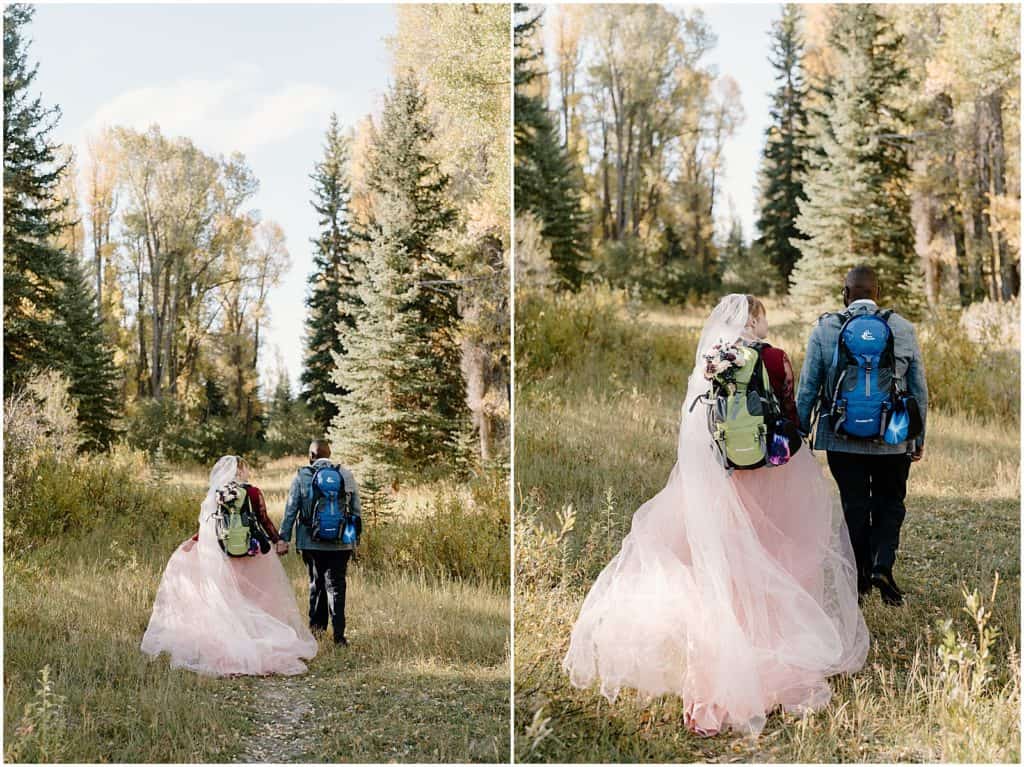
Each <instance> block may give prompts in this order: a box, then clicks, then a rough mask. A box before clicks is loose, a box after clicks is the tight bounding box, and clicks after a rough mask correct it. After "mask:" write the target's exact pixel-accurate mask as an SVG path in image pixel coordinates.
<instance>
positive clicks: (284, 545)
mask: <svg viewBox="0 0 1024 767" xmlns="http://www.w3.org/2000/svg"><path fill="white" fill-rule="evenodd" d="M276 549H277V553H278V554H287V553H288V541H278V542H277V547H276Z"/></svg>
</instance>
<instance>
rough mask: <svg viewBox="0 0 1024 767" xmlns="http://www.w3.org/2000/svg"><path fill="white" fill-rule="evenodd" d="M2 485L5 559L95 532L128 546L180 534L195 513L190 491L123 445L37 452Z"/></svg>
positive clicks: (193, 520) (189, 526)
mask: <svg viewBox="0 0 1024 767" xmlns="http://www.w3.org/2000/svg"><path fill="white" fill-rule="evenodd" d="M5 489H6V493H7V500H8V503H7V504H6V509H5V510H6V514H5V515H4V552H5V555H6V556H8V557H11V556H17V555H18V554H20V553H22V552H27V551H29V550H31V549H33V548H35V547H37V546H40V545H43V544H45V543H47V542H52V541H60V540H62V539H64V538H67V539H68V540H69V541H75V542H80V541H81V540H82V539H83V538H85V537H87V536H88V534H89V533H90V532H91V531H93V530H98V529H102V530H104V535H105V536H107V539H108V540H109V539H120V540H122V541H123V542H124V543H126V544H128V545H131V546H138V545H142V544H145V543H147V542H155V541H161V540H164V539H165V538H166V537H168V536H169V535H173V536H174V537H178V538H180V537H181V535H182V534H183V533H184V532H185V531H188V530H190V529H193V528H194V527H195V525H196V518H197V517H198V503H199V499H198V498H196V496H195V494H194V493H188V492H186V491H184V490H181V489H178V488H173V487H168V486H166V485H164V484H163V483H160V482H155V481H153V480H152V479H151V477H150V469H149V465H148V463H147V461H146V458H145V456H144V455H143V454H141V453H139V452H138V451H134V450H131V449H129V448H127V447H120V448H117V449H115V450H113V451H112V452H111V453H109V454H95V455H94V454H89V455H80V456H77V457H76V458H73V459H70V460H68V459H65V458H62V457H61V456H58V455H53V454H47V455H41V456H40V457H38V458H37V459H36V460H34V461H32V462H31V463H26V464H24V465H23V466H22V467H21V468H20V469H19V471H18V472H17V474H15V475H14V476H13V477H11V479H10V480H9V481H8V484H7V486H6V488H5Z"/></svg>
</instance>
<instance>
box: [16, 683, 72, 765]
mask: <svg viewBox="0 0 1024 767" xmlns="http://www.w3.org/2000/svg"><path fill="white" fill-rule="evenodd" d="M66 730H67V719H66V717H65V714H64V696H62V695H58V694H57V693H56V692H54V690H53V681H52V680H51V679H50V667H49V666H44V667H43V670H42V671H40V672H39V684H38V686H37V687H36V692H35V697H33V699H32V700H31V701H30V702H28V703H26V704H25V708H24V711H23V712H22V715H21V719H20V720H19V722H18V726H17V727H16V728H15V730H14V738H13V739H12V740H11V741H9V742H8V743H7V748H6V751H5V753H4V759H5V760H6V761H8V762H22V763H29V762H58V761H64V759H65V758H66V756H67V754H66V753H65V748H64V743H65V737H64V736H65V732H66Z"/></svg>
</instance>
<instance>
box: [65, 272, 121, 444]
mask: <svg viewBox="0 0 1024 767" xmlns="http://www.w3.org/2000/svg"><path fill="white" fill-rule="evenodd" d="M67 268H68V274H67V279H66V282H65V283H64V290H63V293H62V296H61V311H62V313H63V319H64V325H65V328H66V332H65V333H63V334H62V339H61V344H60V347H59V349H60V351H59V354H58V355H57V356H58V360H59V364H60V366H61V367H62V369H63V370H64V371H65V374H66V375H67V377H68V380H69V381H70V387H69V389H68V391H69V392H70V394H71V396H73V397H74V398H75V399H76V400H77V402H78V421H79V424H80V425H81V428H82V437H83V445H82V446H83V447H84V448H85V449H91V450H105V449H106V448H108V447H109V446H110V444H111V443H112V442H113V441H114V439H115V438H116V437H117V436H118V433H119V432H118V429H117V427H116V422H117V419H118V417H119V416H120V413H121V398H120V389H121V377H120V373H119V372H118V370H117V367H116V366H115V365H114V351H113V349H112V348H111V347H110V346H109V345H108V344H107V342H106V339H105V338H104V335H103V323H102V321H101V320H100V318H99V314H98V312H97V308H96V295H95V294H94V293H93V291H92V287H91V285H90V280H89V279H88V277H87V276H86V274H85V270H84V269H83V268H82V267H81V265H80V264H79V263H78V262H77V260H75V259H74V258H70V259H68V265H67Z"/></svg>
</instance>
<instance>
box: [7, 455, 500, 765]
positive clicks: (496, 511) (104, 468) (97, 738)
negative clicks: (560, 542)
mask: <svg viewBox="0 0 1024 767" xmlns="http://www.w3.org/2000/svg"><path fill="white" fill-rule="evenodd" d="M32 460H33V461H35V460H39V456H35V457H33V458H32ZM34 465H35V466H36V469H37V472H36V473H30V474H29V475H28V476H25V477H15V478H14V479H15V481H14V482H11V481H8V484H7V488H6V490H7V499H8V501H10V500H11V498H12V497H13V498H14V499H16V500H17V502H18V505H16V506H15V507H13V508H12V506H11V505H8V506H7V507H6V509H5V512H6V513H5V533H6V536H5V573H4V575H5V582H4V601H5V625H4V629H5V635H4V736H5V737H4V741H5V745H4V749H5V750H4V755H5V758H6V760H8V761H48V762H97V761H115V762H219V761H231V760H235V759H238V758H242V757H245V756H246V755H247V754H250V753H251V746H252V744H253V743H254V742H256V741H258V740H260V739H261V738H263V737H264V736H266V735H267V733H271V734H277V735H278V736H279V737H280V738H283V739H284V740H283V741H281V742H280V744H279V745H280V749H281V750H279V751H274V752H271V753H268V754H267V757H266V758H269V759H270V760H272V761H278V760H285V759H287V760H288V761H357V762H383V761H439V762H449V761H478V762H479V761H504V760H506V759H507V758H508V742H509V738H508V712H509V699H508V676H509V673H508V637H509V595H508V590H507V585H506V584H507V577H508V576H507V571H508V565H507V563H508V553H507V552H508V543H507V537H506V538H505V544H504V557H503V562H502V568H501V569H502V571H503V572H504V581H503V580H502V578H501V577H498V576H497V575H495V572H494V571H495V567H496V565H495V564H494V563H493V562H492V560H493V558H494V557H493V554H485V555H481V554H479V553H478V552H477V551H476V550H475V549H473V550H470V548H469V547H470V543H469V542H471V541H472V535H471V534H470V533H467V534H466V535H464V536H462V537H460V538H458V543H459V545H458V546H448V547H447V548H441V547H433V548H431V547H427V546H424V547H422V549H417V550H416V552H418V553H424V552H425V553H429V554H430V555H431V556H430V558H429V559H427V560H425V561H424V562H422V563H418V562H416V561H412V560H407V561H404V562H402V563H398V562H392V561H383V562H382V561H379V560H380V558H381V557H385V556H387V555H388V551H389V550H387V549H380V550H379V554H380V556H379V557H376V558H375V557H374V556H373V555H372V553H371V551H369V550H368V551H366V552H364V553H363V554H362V555H361V557H360V560H359V561H357V562H355V563H353V565H351V567H350V570H349V573H350V577H349V589H348V602H349V609H348V617H349V631H348V632H347V633H348V635H349V638H350V639H351V641H352V644H351V646H350V647H349V648H347V649H344V650H342V649H338V650H336V649H335V648H334V647H333V646H332V644H331V642H330V639H329V638H326V639H325V640H324V641H323V642H322V643H321V648H320V652H319V654H318V655H317V657H316V658H315V659H314V660H313V661H312V662H311V664H310V670H309V672H308V673H307V674H306V675H304V676H303V677H299V678H298V679H296V680H288V681H287V682H284V680H281V679H278V678H274V677H270V678H229V679H211V678H205V677H199V676H197V675H195V674H192V673H190V672H187V671H181V670H172V669H171V668H170V667H169V665H168V662H167V659H166V658H161V659H158V660H156V661H151V660H150V659H148V658H147V657H145V656H143V655H142V653H141V652H139V642H140V641H141V638H142V634H143V632H144V630H145V627H146V624H147V622H148V620H149V614H150V610H151V608H152V604H153V598H154V596H155V593H156V589H157V584H158V583H159V579H160V575H161V573H162V570H163V567H164V565H165V564H166V561H167V558H168V557H169V556H170V554H171V552H172V551H173V549H174V547H175V546H176V545H177V544H178V543H180V542H181V541H182V540H183V539H184V538H186V537H187V536H188V535H191V533H192V532H194V527H195V520H196V516H197V514H198V504H199V501H200V499H201V498H202V495H203V493H204V491H205V489H206V482H207V479H206V475H207V471H208V470H207V469H205V468H201V467H192V468H181V467H175V466H155V467H154V466H151V465H149V464H148V463H147V462H146V460H145V458H144V457H143V456H141V455H139V454H137V453H130V452H126V451H119V452H118V453H116V454H115V455H113V456H101V457H93V458H81V459H78V460H76V461H74V462H72V463H64V462H61V461H57V460H47V459H42V461H41V462H39V463H35V464H34ZM297 465H298V463H297V462H296V461H295V460H282V461H279V462H275V463H273V464H268V465H266V466H260V467H258V470H257V472H256V480H257V482H259V484H261V485H262V486H263V487H264V489H265V491H266V492H267V495H268V499H269V501H270V512H271V515H272V516H274V517H276V518H277V519H278V520H280V517H281V513H282V511H283V505H284V498H285V494H286V492H287V488H288V485H289V483H290V481H291V477H292V475H293V473H294V470H295V468H296V467H297ZM30 480H32V481H31V482H30ZM484 484H485V486H484V487H483V488H474V489H467V488H462V487H456V486H455V485H451V486H448V485H438V486H435V487H434V497H433V498H431V497H430V490H429V489H428V488H420V489H418V490H417V494H418V495H417V497H418V499H420V500H421V501H422V503H424V504H425V505H426V506H427V507H429V508H430V509H433V510H434V512H431V513H436V510H437V509H452V508H456V507H458V508H460V509H461V506H460V503H461V499H470V501H472V502H473V503H474V504H475V506H473V508H471V509H469V510H468V511H467V510H464V509H463V510H462V513H464V514H474V515H476V516H474V517H473V519H474V520H478V521H479V520H484V519H486V520H488V522H489V523H490V524H491V525H492V526H493V527H494V528H495V530H496V531H497V532H493V533H492V537H497V536H499V535H501V532H500V531H501V530H502V529H504V531H505V533H504V534H505V535H506V536H507V530H508V512H507V501H506V500H505V498H506V497H507V496H503V497H502V498H501V502H500V505H498V506H495V505H494V504H495V503H497V501H495V500H494V499H493V498H492V495H493V493H492V490H491V489H490V485H489V484H488V483H484ZM493 484H496V485H501V484H502V483H501V482H500V481H499V480H497V479H495V480H494V483H493ZM389 502H391V503H392V504H396V499H395V498H390V499H389ZM484 507H486V508H484ZM413 516H414V515H413ZM410 525H416V522H415V520H414V519H411V518H407V517H406V516H404V515H397V514H396V515H395V517H394V518H392V519H391V520H390V521H389V523H388V524H387V525H386V526H382V527H379V528H378V527H374V526H371V527H370V528H369V529H368V530H367V537H368V539H370V540H372V539H373V538H374V537H375V536H378V537H384V536H385V535H387V536H392V537H394V536H399V535H400V534H401V535H405V534H407V533H403V532H402V531H406V530H407V529H408V528H409V527H410ZM416 529H417V530H419V529H421V528H419V527H417V528H416ZM385 531H386V532H385ZM410 537H411V536H410ZM367 548H368V549H371V547H369V546H368V547H367ZM464 549H465V550H464ZM445 557H447V558H448V559H444V558H445ZM474 558H475V559H474ZM449 559H450V560H451V561H453V562H456V563H457V564H459V566H465V563H467V562H474V561H479V562H482V563H484V565H485V566H486V567H487V568H488V569H487V571H486V572H483V573H479V574H475V573H474V574H473V575H474V577H468V575H467V577H465V578H461V579H459V578H453V577H451V575H450V574H449V571H450V570H451V569H453V567H448V568H447V569H446V568H442V567H439V566H438V562H439V561H444V562H445V563H447V562H448V560H449ZM284 564H285V567H286V570H287V572H288V574H289V577H290V579H291V582H292V584H293V586H294V589H295V598H296V600H297V601H298V603H299V605H300V608H304V606H305V604H306V588H307V587H306V577H305V570H304V567H303V565H302V562H301V560H300V558H299V557H298V556H295V555H288V556H287V557H285V559H284ZM476 576H478V577H476ZM269 703H273V704H274V706H276V707H277V708H276V709H275V708H274V707H273V706H272V707H269V708H268V704H269ZM282 707H283V710H286V711H287V710H290V709H294V708H296V707H299V708H302V709H303V710H305V711H307V712H309V715H308V716H307V717H306V719H304V720H303V723H302V727H303V728H304V730H303V731H302V732H293V731H291V730H292V727H291V726H290V725H289V724H288V722H289V720H288V719H279V718H277V717H278V716H279V713H278V712H279V711H280V710H282Z"/></svg>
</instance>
